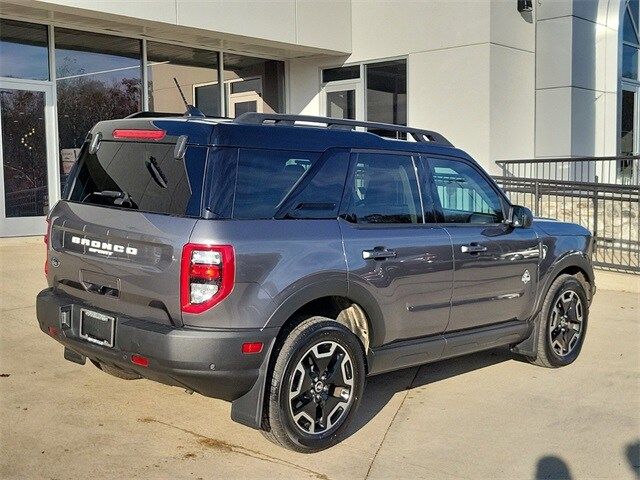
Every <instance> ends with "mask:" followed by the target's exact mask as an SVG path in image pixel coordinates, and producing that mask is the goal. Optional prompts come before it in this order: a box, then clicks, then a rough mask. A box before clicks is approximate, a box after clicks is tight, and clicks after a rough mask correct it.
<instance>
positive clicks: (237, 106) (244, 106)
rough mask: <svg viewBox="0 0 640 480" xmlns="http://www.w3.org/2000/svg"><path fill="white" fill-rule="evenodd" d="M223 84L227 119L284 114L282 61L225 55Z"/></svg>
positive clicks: (231, 54)
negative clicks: (248, 113)
mask: <svg viewBox="0 0 640 480" xmlns="http://www.w3.org/2000/svg"><path fill="white" fill-rule="evenodd" d="M224 82H225V95H226V104H227V108H228V110H227V112H228V113H227V114H228V116H229V117H237V116H238V115H240V114H242V113H245V112H248V111H255V112H264V113H283V112H284V62H281V61H278V60H265V59H264V58H254V57H245V56H243V55H236V54H233V53H225V54H224ZM252 102H255V104H254V103H252Z"/></svg>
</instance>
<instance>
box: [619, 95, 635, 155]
mask: <svg viewBox="0 0 640 480" xmlns="http://www.w3.org/2000/svg"><path fill="white" fill-rule="evenodd" d="M635 104H636V96H635V93H634V92H630V91H628V90H623V91H622V109H621V119H620V153H621V154H622V155H633V153H634V151H635V147H634V136H635V112H634V111H635Z"/></svg>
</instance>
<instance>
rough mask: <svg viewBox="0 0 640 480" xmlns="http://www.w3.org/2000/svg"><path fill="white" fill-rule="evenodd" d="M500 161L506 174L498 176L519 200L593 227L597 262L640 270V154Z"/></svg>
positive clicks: (541, 214) (542, 213) (536, 210)
mask: <svg viewBox="0 0 640 480" xmlns="http://www.w3.org/2000/svg"><path fill="white" fill-rule="evenodd" d="M496 163H497V164H498V165H499V166H500V167H501V168H502V172H503V174H502V175H501V176H495V177H494V178H495V180H496V181H497V183H498V184H499V185H500V187H501V188H502V189H503V190H504V191H505V192H506V193H507V195H509V197H510V198H511V200H512V202H513V203H516V204H518V205H524V206H526V207H529V208H530V209H531V210H532V211H533V214H534V215H535V216H538V217H546V218H555V219H558V220H562V221H566V222H573V223H578V224H580V225H582V226H584V227H586V228H588V229H589V230H590V231H591V232H593V235H594V238H595V240H596V247H595V251H594V257H593V260H594V265H596V266H598V267H602V268H607V269H613V270H619V271H626V272H633V273H636V274H640V238H639V237H640V221H639V216H640V181H639V180H640V178H639V167H640V157H604V158H591V159H587V158H579V159H573V158H571V159H569V158H562V159H541V160H538V159H536V160H509V161H499V162H496Z"/></svg>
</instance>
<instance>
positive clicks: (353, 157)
mask: <svg viewBox="0 0 640 480" xmlns="http://www.w3.org/2000/svg"><path fill="white" fill-rule="evenodd" d="M360 154H375V155H396V156H404V157H409V158H410V159H411V160H412V162H413V166H414V177H415V180H416V184H417V187H418V198H419V208H420V212H421V213H422V221H421V222H420V223H358V222H352V221H350V220H348V219H347V217H348V216H349V215H350V212H348V211H347V210H348V207H349V203H350V201H349V200H350V198H351V195H352V193H353V187H352V184H355V181H354V174H355V169H356V165H357V163H358V155H360ZM419 157H420V153H419V152H415V151H409V150H380V149H369V148H352V149H351V150H350V155H349V169H348V170H347V176H346V181H345V182H346V183H345V187H344V189H343V191H342V199H341V201H340V210H339V213H338V218H339V219H341V220H343V221H345V222H347V223H348V224H349V225H350V226H351V227H353V228H424V227H428V228H432V227H433V225H434V224H433V223H427V222H426V221H425V220H426V218H425V213H426V212H425V208H424V199H423V193H422V187H421V179H420V171H421V169H420V163H421V162H420V159H419ZM352 180H353V181H352Z"/></svg>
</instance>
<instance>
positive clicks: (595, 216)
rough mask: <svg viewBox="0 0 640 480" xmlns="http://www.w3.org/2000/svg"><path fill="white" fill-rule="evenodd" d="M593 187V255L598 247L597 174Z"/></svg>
mask: <svg viewBox="0 0 640 480" xmlns="http://www.w3.org/2000/svg"><path fill="white" fill-rule="evenodd" d="M595 180H596V181H595V184H596V185H595V187H593V256H594V257H595V256H596V251H597V249H598V175H596V176H595Z"/></svg>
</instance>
